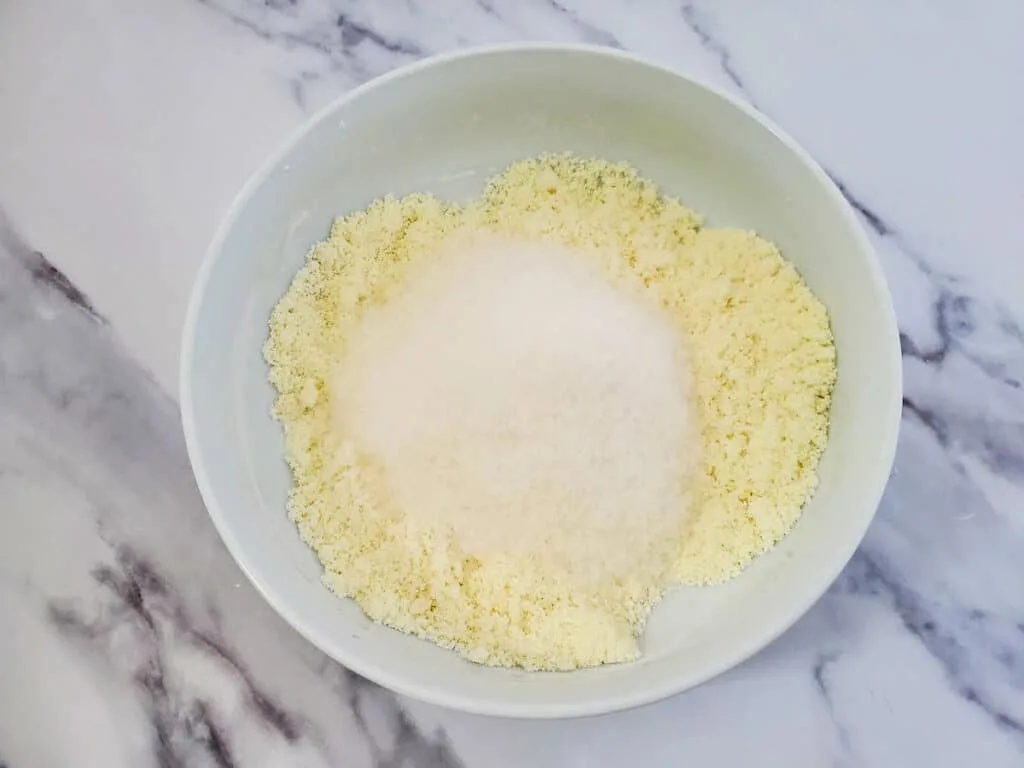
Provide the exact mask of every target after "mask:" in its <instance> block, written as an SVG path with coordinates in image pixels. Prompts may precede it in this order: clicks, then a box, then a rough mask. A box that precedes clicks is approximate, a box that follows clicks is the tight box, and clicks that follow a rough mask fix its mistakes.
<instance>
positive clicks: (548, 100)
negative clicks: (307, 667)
mask: <svg viewBox="0 0 1024 768" xmlns="http://www.w3.org/2000/svg"><path fill="white" fill-rule="evenodd" d="M557 150H572V151H574V152H577V153H581V154H584V155H598V156H601V157H604V158H607V159H610V160H625V161H628V162H630V163H632V164H633V165H635V166H636V167H637V168H638V169H639V170H640V171H641V172H642V173H643V174H644V175H646V176H648V177H650V178H652V179H654V180H655V181H656V182H658V183H659V184H660V185H661V186H662V188H663V189H664V190H665V191H666V192H668V193H670V194H673V195H678V196H679V197H680V198H682V200H683V201H684V202H685V203H686V204H687V205H689V206H691V207H692V208H695V209H696V210H698V211H701V212H702V213H704V214H706V215H707V217H708V219H709V221H710V223H712V224H715V225H733V226H740V227H746V228H751V229H754V230H757V231H758V232H759V233H760V234H762V235H763V236H765V237H767V238H768V239H770V240H773V241H774V242H775V243H777V244H778V245H779V246H780V248H781V249H782V252H783V254H784V255H785V256H786V257H787V258H788V259H790V260H791V261H792V262H793V263H795V264H796V266H797V267H798V268H799V270H800V272H801V274H802V275H803V276H804V278H805V279H806V281H807V282H808V284H809V285H810V287H811V288H812V289H813V291H814V292H815V293H816V294H817V295H818V297H820V299H821V300H822V301H823V302H824V303H825V305H826V306H827V307H828V309H829V312H830V313H831V317H832V326H833V330H834V333H835V339H836V346H837V349H838V358H839V379H838V384H837V386H836V390H835V397H834V400H833V404H832V415H831V418H832V425H831V434H830V437H829V443H828V448H827V450H826V451H825V454H824V457H823V459H822V462H821V466H820V479H821V484H820V487H819V488H818V491H817V493H816V494H815V496H814V498H813V499H812V500H811V502H810V503H809V504H808V505H807V507H806V510H805V512H804V516H803V519H802V520H801V521H800V523H799V525H798V526H797V527H796V529H795V530H794V531H793V532H792V533H791V534H790V535H789V536H788V537H786V538H785V539H784V540H783V541H782V543H781V544H779V546H778V547H776V548H775V549H774V550H773V551H772V552H770V553H769V554H767V555H765V556H764V557H761V558H760V559H759V560H757V561H756V562H755V563H754V564H753V565H752V566H751V567H750V568H749V569H748V570H747V571H746V572H745V573H744V574H743V575H741V576H740V577H739V578H737V579H735V580H734V581H732V582H729V583H728V584H726V585H724V586H721V587H717V588H684V589H679V590H677V591H675V592H674V593H672V594H671V595H670V596H669V597H668V598H667V599H666V600H665V601H664V602H663V603H662V604H660V605H659V606H658V607H657V608H656V609H655V611H654V613H653V615H652V618H651V620H650V623H649V624H648V627H647V630H646V631H645V633H644V635H643V653H644V655H643V658H642V659H640V660H638V661H636V662H632V663H629V664H621V665H614V666H606V667H601V668H596V669H587V670H581V671H575V672H568V673H527V672H523V671H518V670H509V669H492V668H488V667H481V666H477V665H474V664H471V663H469V662H467V661H464V660H462V659H461V658H459V657H458V656H456V655H455V654H453V653H451V652H448V651H445V650H442V649H440V648H438V647H436V646H434V645H432V644H431V643H428V642H425V641H422V640H417V639H415V638H413V637H409V636H407V635H403V634H401V633H399V632H396V631H394V630H391V629H387V628H385V627H383V626H380V625H378V624H374V623H372V622H370V621H369V620H367V619H366V617H365V616H363V614H362V612H361V611H360V610H359V608H358V607H357V606H356V605H355V603H353V602H351V601H349V600H343V599H339V598H338V597H336V596H335V595H333V594H332V593H330V592H329V591H328V590H327V589H326V588H324V587H323V586H322V585H321V583H320V565H319V563H318V562H317V560H316V558H315V557H314V556H313V554H312V553H311V552H310V550H309V549H307V547H306V546H305V545H304V544H303V543H302V541H301V540H300V538H299V535H298V533H297V532H296V530H295V528H294V527H293V525H292V523H291V522H290V521H289V520H288V517H287V516H286V513H285V497H286V493H287V490H288V486H289V475H288V470H287V468H286V466H285V464H284V461H283V458H282V453H283V437H282V431H281V428H280V426H279V425H278V424H277V423H275V422H274V421H272V420H271V418H270V416H269V411H270V407H271V403H272V400H273V397H274V393H273V391H272V389H271V387H270V385H269V384H268V383H267V367H266V365H265V363H264V361H263V359H262V357H261V354H260V347H261V345H262V343H263V340H264V338H265V336H266V331H267V319H268V316H269V313H270V310H271V308H272V307H273V305H274V304H275V303H276V302H277V300H278V299H279V298H280V297H281V295H282V294H283V293H284V291H285V289H286V288H287V286H288V284H289V282H290V281H291V279H292V276H293V275H294V274H295V272H296V271H297V270H298V268H299V266H300V265H301V264H302V262H303V259H304V257H305V255H306V252H307V250H308V249H309V247H310V246H311V245H313V244H314V243H315V242H317V241H318V240H321V239H323V238H324V237H325V236H326V235H327V231H328V227H329V224H330V222H331V220H332V219H333V218H334V217H336V216H338V215H339V214H344V213H346V212H349V211H353V210H356V209H359V208H362V207H365V206H366V205H367V204H368V203H369V202H370V201H371V200H373V199H374V198H377V197H380V196H382V195H385V194H387V193H392V194H396V195H402V194H406V193H409V192H414V191H430V192H433V193H435V194H437V195H438V196H440V197H444V198H454V199H464V198H468V197H472V196H475V195H477V194H478V193H479V192H480V191H481V188H482V184H483V182H484V180H485V179H486V178H487V177H489V176H491V175H492V174H494V173H495V172H497V171H499V170H501V169H502V168H503V167H504V166H505V165H506V164H508V163H509V162H511V161H513V160H516V159H520V158H526V157H530V156H533V155H537V154H539V153H541V152H545V151H557ZM181 361H182V362H181V409H182V419H183V422H184V429H185V437H186V439H187V442H188V451H189V455H190V457H191V460H192V466H193V468H194V470H195V474H196V479H197V481H198V484H199V489H200V491H201V492H202V495H203V499H204V500H205V502H206V505H207V507H208V508H209V511H210V516H211V517H212V518H213V522H214V524H215V525H216V526H217V530H218V531H219V532H220V535H221V536H222V537H223V539H224V542H225V544H226V545H227V547H228V549H229V550H230V551H231V554H232V555H233V556H234V557H235V559H236V560H237V561H238V564H239V565H240V566H241V568H242V570H243V571H245V573H246V575H247V576H248V577H249V579H251V580H252V582H253V584H254V585H255V586H256V588H257V589H258V590H259V591H260V592H261V593H262V594H263V596H264V597H265V598H266V599H267V600H268V601H269V602H270V604H271V605H272V606H274V608H275V609H277V611H278V612H279V613H280V614H281V615H282V616H283V617H284V618H285V619H286V620H287V621H288V622H290V623H291V624H292V626H294V627H295V628H296V629H297V630H298V631H299V632H301V633H302V634H303V635H304V636H305V637H306V638H307V639H309V640H310V642H312V643H314V644H315V645H317V646H319V647H320V648H321V649H322V650H323V651H325V652H326V653H327V654H329V655H330V656H332V657H334V658H335V659H337V660H338V661H340V662H341V663H342V664H344V665H345V666H347V667H349V668H350V669H352V670H354V671H355V672H358V673H359V674H361V675H364V676H366V677H368V678H370V679H371V680H374V681H376V682H378V683H380V684H381V685H384V686H387V687H388V688H391V689H393V690H395V691H398V692H400V693H403V694H407V695H409V696H413V697H415V698H418V699H422V700H425V701H429V702H434V703H437V704H441V705H444V706H448V707H453V708H456V709H463V710H469V711H474V712H480V713H487V714H496V715H509V716H520V717H561V716H574V715H584V714H596V713H600V712H607V711H611V710H617V709H623V708H627V707H632V706H635V705H639V704H643V703H646V702H650V701H654V700H656V699H659V698H662V697H665V696H668V695H670V694H673V693H677V692H679V691H682V690H684V689H686V688H689V687H691V686H694V685H697V684H698V683H701V682H702V681H704V680H707V679H708V678H710V677H712V676H714V675H717V674H718V673H720V672H722V671H724V670H726V669H728V668H729V667H731V666H733V665H735V664H737V663H739V662H740V661H742V660H743V659H745V658H747V657H748V656H750V655H751V654H753V653H754V652H756V651H757V650H759V649H760V648H762V647H764V646H765V645H766V644H767V643H769V642H770V641H771V640H772V639H774V638H775V637H777V636H778V635H779V634H780V633H782V632H783V631H784V630H785V629H786V628H787V627H789V626H790V625H791V624H792V623H793V622H795V621H796V620H797V619H798V618H799V617H800V616H801V614H803V613H804V612H805V611H806V610H807V609H808V608H809V607H810V606H811V605H812V604H813V603H814V601H815V600H817V599H818V597H819V596H820V595H821V594H822V593H823V592H824V591H825V589H826V588H827V587H828V586H829V584H830V583H831V582H832V581H833V580H834V579H835V577H836V576H837V575H838V574H839V571H840V569H842V567H843V566H844V565H845V563H846V562H847V560H848V559H849V558H850V556H851V555H852V554H853V552H854V549H855V548H856V547H857V545H858V544H859V542H860V540H861V538H862V536H863V535H864V531H865V529H866V528H867V526H868V523H869V522H870V521H871V518H872V516H873V514H874V512H875V508H876V506H877V504H878V501H879V497H880V496H881V493H882V489H883V487H884V486H885V483H886V480H887V478H888V475H889V470H890V466H891V463H892V457H893V451H894V447H895V443H896V433H897V428H898V423H899V415H900V404H901V379H900V352H899V343H898V337H897V329H896V323H895V318H894V314H893V309H892V304H891V301H890V297H889V295H888V292H887V289H886V286H885V280H884V278H883V275H882V272H881V270H880V268H879V265H878V263H877V261H876V259H875V255H874V253H873V251H872V249H871V247H870V245H869V243H868V241H867V239H866V237H865V235H864V233H863V231H862V229H861V228H860V226H859V225H858V223H857V221H856V219H855V217H854V215H853V213H852V212H851V210H850V208H849V206H848V205H847V204H846V202H845V201H844V199H843V197H842V195H841V194H840V193H839V191H838V190H837V189H836V187H835V186H834V185H833V184H832V182H831V181H830V180H829V179H828V177H827V176H826V175H825V174H824V173H823V172H822V170H821V169H820V168H819V167H818V166H817V165H816V164H815V163H814V161H813V160H811V158H810V157H809V156H808V155H807V154H806V153H805V152H804V151H803V150H801V149H800V148H799V147H798V146H797V145H796V143H795V142H794V141H793V140H792V139H790V138H788V137H787V136H785V135H784V134H783V133H782V132H781V131H780V130H779V129H778V128H776V127H775V126H774V125H772V124H771V123H770V122H769V121H768V120H766V119H765V118H764V117H763V116H761V115H759V114H758V113H757V112H755V111H754V110H752V109H751V108H750V107H747V106H745V105H743V104H740V103H737V102H736V101H734V100H733V99H731V98H730V97H728V96H726V95H724V94H722V93H719V92H717V91H715V90H714V89H712V88H709V87H708V86H706V85H701V84H699V83H695V82H693V81H692V80H690V79H688V78H686V77H683V76H681V75H679V74H676V73H673V72H671V71H668V70H666V69H663V68H661V67H658V66H655V65H652V64H650V63H646V62H644V61H641V60H639V59H637V58H635V57H633V56H630V55H627V54H624V53H619V52H615V51H611V50H604V49H596V48H589V47H574V46H556V45H513V46H497V47H491V48H485V49H477V50H471V51H464V52H460V53H455V54H452V55H447V56H442V57H438V58H434V59H429V60H426V61H422V62H419V63H417V64H413V65H412V66H408V67H405V68H403V69H400V70H397V71H395V72H392V73H390V74H388V75H386V76H384V77H381V78H378V79H377V80H374V81H373V82H371V83H369V84H367V85H364V86H363V87H361V88H358V89H356V90H355V91H352V92H351V93H349V94H347V95H346V96H344V97H343V98H341V99H339V100H338V101H336V102H335V103H334V104H332V105H331V106H329V107H328V108H327V109H325V110H324V111H322V112H321V113H320V114H319V115H317V116H316V117H315V118H314V119H313V120H311V121H310V122H309V123H308V124H307V125H305V126H304V127H303V128H302V129H301V130H300V131H299V132H298V133H297V134H296V135H295V136H293V137H292V138H291V139H290V140H289V141H288V142H287V143H286V144H285V146H284V147H283V148H282V149H281V150H279V151H278V152H277V153H275V154H274V156H273V157H271V158H270V160H269V161H268V162H267V163H266V165H265V166H264V167H263V168H262V169H261V170H260V171H259V172H258V173H257V174H256V175H255V176H254V177H253V178H252V179H251V180H250V181H249V183H248V184H246V186H245V188H244V189H243V190H242V192H241V194H239V196H238V198H237V199H236V200H235V202H234V204H233V205H232V207H231V209H230V210H229V211H228V214H227V216H226V217H225V218H224V222H223V224H222V225H221V227H220V230H219V232H218V233H217V235H216V237H215V238H214V240H213V243H212V245H211V246H210V250H209V253H208V254H207V256H206V260H205V262H204V263H203V266H202V268H201V270H200V272H199V276H198V278H197V280H196V284H195V288H194V291H193V294H192V301H191V305H190V307H189V311H188V319H187V321H186V324H185V330H184V339H183V344H182V358H181Z"/></svg>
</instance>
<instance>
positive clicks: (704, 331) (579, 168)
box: [264, 155, 836, 669]
mask: <svg viewBox="0 0 1024 768" xmlns="http://www.w3.org/2000/svg"><path fill="white" fill-rule="evenodd" d="M477 231H490V232H493V233H495V234H498V235H502V236H509V237H513V238H516V239H519V240H527V241H528V240H531V239H532V240H543V241H548V242H552V243H557V244H562V245H565V246H569V247H572V248H574V249H578V250H579V251H581V252H584V253H587V254H589V255H590V256H591V257H592V258H593V259H594V260H595V263H597V264H599V265H600V266H601V267H602V268H603V269H604V271H605V273H606V274H607V276H608V278H609V279H610V280H612V281H622V282H626V283H629V284H630V285H631V286H633V287H637V286H639V287H640V288H641V289H642V290H643V291H644V292H645V293H646V294H647V295H648V296H649V297H650V299H651V300H652V301H654V302H657V303H658V304H660V306H661V307H663V308H664V310H665V311H666V312H667V313H669V314H670V315H671V317H672V319H673V322H674V323H675V324H676V326H677V328H678V329H679V331H680V333H681V334H682V335H683V337H684V338H685V340H686V342H687V348H688V351H689V365H690V368H691V373H692V377H693V389H694V392H693V398H694V409H695V416H696V420H697V423H698V426H699V432H700V441H699V443H700V454H699V458H698V468H697V470H696V471H695V476H694V478H693V479H692V481H691V483H692V484H691V487H690V494H691V499H692V501H691V512H690V514H691V516H692V522H691V524H690V526H689V529H688V531H687V533H686V535H685V536H683V537H682V538H681V540H680V541H679V542H678V548H677V549H678V556H677V558H676V565H675V569H674V573H672V574H671V575H670V577H669V578H665V577H664V574H662V573H660V572H658V571H657V570H652V571H651V572H650V573H637V574H635V576H633V577H631V578H630V579H618V580H615V581H614V582H612V583H607V584H605V585H603V587H602V588H601V589H593V590H589V591H581V590H580V589H578V588H576V587H573V586H570V585H569V584H567V583H565V582H562V581H559V580H558V579H557V578H552V575H551V574H550V573H545V572H542V571H540V570H538V569H534V568H530V567H527V564H524V563H523V562H522V560H521V559H518V558H516V557H514V556H511V555H510V556H507V557H488V558H487V559H486V561H481V560H480V559H478V558H474V557H469V556H467V555H466V554H465V553H464V552H463V551H461V550H460V548H459V545H458V542H457V541H453V540H452V538H451V537H450V536H446V535H445V534H444V533H443V532H441V531H424V530H415V531H414V530H411V529H410V528H409V527H408V526H406V525H404V523H403V518H402V514H401V510H396V509H392V508H390V507H389V506H388V504H387V503H385V502H384V501H383V500H384V499H386V498H387V489H386V478H385V477H384V476H383V473H382V471H381V470H380V468H379V467H377V466H376V465H375V464H374V462H373V461H372V460H371V459H369V458H367V457H366V456H364V455H362V454H361V453H360V451H359V446H356V445H354V444H353V441H352V440H351V439H349V438H348V437H347V436H346V435H342V434H339V433H338V430H337V426H336V423H335V421H334V420H333V419H332V418H331V397H330V389H331V381H332V377H333V375H334V371H335V369H336V366H337V364H338V360H339V359H340V358H341V357H342V356H343V355H344V350H345V348H346V343H347V340H348V339H349V338H350V337H351V335H352V333H353V331H354V329H355V328H357V327H358V326H359V323H360V320H361V318H362V316H363V314H364V313H365V312H366V310H367V309H368V308H369V307H371V306H374V305H379V304H383V303H385V302H387V301H388V300H389V298H390V297H392V296H394V295H395V293H396V291H397V290H398V289H399V288H400V286H401V285H402V282H403V280H404V278H405V277H406V276H407V275H408V273H409V271H410V269H411V268H412V267H414V266H417V265H420V264H423V263H424V262H425V261H426V260H429V259H432V258H436V257H437V254H438V253H440V252H441V250H442V247H443V245H444V244H445V243H446V242H447V241H448V240H449V239H450V238H451V237H452V236H453V235H456V234H457V233H460V232H471V233H472V232H477ZM264 355H265V357H266V359H267V361H268V363H269V364H270V380H271V382H272V383H273V384H274V386H275V387H276V388H277V391H278V399H277V403H276V406H275V415H276V417H277V418H278V419H280V421H281V422H282V423H283V425H284V427H285V434H286V458H287V461H288V464H289V466H290V467H291V470H292V474H293V478H294V485H293V487H292V490H291V493H290V498H289V503H288V511H289V514H290V516H291V518H292V519H293V520H294V521H295V523H296V525H297V526H298V528H299V531H300V533H301V534H302V536H303V538H304V539H305V540H306V541H307V542H308V543H309V545H310V546H311V547H312V548H313V549H314V551H315V552H316V554H317V556H318V557H319V558H320V560H321V562H322V563H323V564H324V581H325V583H326V584H327V585H328V586H329V587H330V588H331V589H333V590H335V591H336V592H338V593H339V594H341V595H346V596H350V597H352V598H353V599H355V600H356V601H357V602H358V603H359V605H360V606H361V607H362V608H363V610H364V611H365V612H366V614H367V615H368V616H370V617H371V618H373V619H375V620H377V621H381V622H384V623H386V624H389V625H391V626H393V627H396V628H398V629H401V630H403V631H406V632H411V633H414V634H416V635H419V636H421V637H425V638H428V639H430V640H433V641H434V642H436V643H438V644H440V645H442V646H445V647H449V648H454V649H455V650H457V651H459V652H460V653H462V654H464V655H465V656H467V657H468V658H470V659H472V660H474V661H478V662H481V663H487V664H495V665H509V666H522V667H526V668H530V669H572V668H577V667H583V666H592V665H596V664H601V663H608V662H616V661H624V660H628V659H631V658H635V657H636V656H637V655H638V648H637V643H636V638H637V636H638V635H639V632H640V631H641V630H642V628H643V624H644V622H645V620H646V618H647V615H648V613H649V611H650V608H651V607H652V605H653V604H654V602H656V601H657V600H658V598H659V597H660V596H661V594H662V593H663V592H664V590H665V589H666V588H668V587H669V586H671V585H672V584H673V583H683V584H691V585H703V584H714V583H717V582H721V581H724V580H726V579H729V578H732V577H733V576H735V575H737V574H738V573H739V572H740V571H741V570H742V569H743V567H744V566H746V565H747V564H748V563H749V562H750V561H751V560H752V559H753V558H754V557H756V556H757V555H758V554H760V553H762V552H764V551H765V550H767V549H769V548H770V547H772V546H773V545H774V544H776V543H777V542H778V541H779V540H780V539H781V538H782V537H783V536H784V535H785V534H786V533H787V532H788V531H789V530H790V529H791V528H792V526H793V525H794V524H795V522H796V520H797V519H798V517H799V515H800V510H801V508H802V506H803V504H804V503H805V502H806V500H807V499H808V498H809V496H810V495H811V493H812V492H813V490H814V488H815V485H816V482H817V478H816V475H815V469H816V466H817V463H818V460H819V458H820V455H821V451H822V449H823V448H824V445H825V439H826V434H827V428H828V409H829V403H830V400H831V393H832V388H833V385H834V382H835V377H836V361H835V347H834V344H833V340H832V334H831V331H830V328H829V322H828V316H827V314H826V312H825V309H824V307H823V306H822V305H821V303H820V302H819V301H818V300H817V299H816V298H815V297H814V296H813V295H812V294H811V292H810V290H809V289H808V288H807V286H806V285H805V284H804V283H803V281H802V280H801V279H800V276H799V275H798V274H797V272H796V270H795V269H794V268H793V266H792V265H791V264H789V263H788V262H787V261H785V260H784V259H783V258H782V256H781V255H780V254H779V251H778V249H777V248H776V247H775V246H774V245H772V244H771V243H769V242H767V241H765V240H763V239H761V238H759V237H757V236H756V235H755V234H754V233H752V232H748V231H744V230H735V229H713V228H704V227H702V223H701V219H700V217H699V215H697V214H696V213H694V212H693V211H691V210H689V209H687V208H686V207H685V206H683V205H682V204H681V203H680V202H679V201H678V200H675V199H672V198H669V197H666V196H663V195H661V194H660V193H659V191H658V190H657V188H656V187H655V186H654V185H653V184H652V183H651V182H649V181H647V180H645V179H643V178H641V177H640V176H638V174H637V173H636V172H635V171H634V170H633V169H632V168H630V167H629V166H627V165H623V164H611V163H608V162H605V161H602V160H592V159H581V158H577V157H574V156H572V155H549V156H543V157H540V158H536V159H532V160H525V161H522V162H518V163H515V164H513V165H512V166H511V167H510V168H508V169H507V170H506V171H505V172H504V173H502V174H501V175H499V176H498V177H496V178H495V179H493V180H492V181H491V182H490V183H489V184H488V186H487V188H486V189H485V191H484V194H483V196H482V198H481V199H480V200H479V201H475V202H473V203H470V204H468V205H464V206H460V205H455V204H450V203H444V202H441V201H438V200H436V199H435V198H433V197H430V196H427V195H410V196H408V197H405V198H402V199H395V198H392V197H388V198H385V199H383V200H379V201H377V202H375V203H373V204H372V205H371V206H370V207H369V208H367V209H366V210H365V211H360V212H357V213H354V214H351V215H349V216H346V217H345V218H342V219H339V220H337V221H336V222H335V224H334V226H333V227H332V229H331V233H330V237H329V238H328V239H327V240H326V241H324V242H323V243H320V244H319V245H317V246H315V247H314V248H313V249H312V251H311V252H310V254H309V257H308V259H307V262H306V264H305V266H304V267H303V268H302V269H301V270H300V271H299V273H298V274H297V275H296V277H295V280H294V281H293V283H292V285H291V287H290V288H289V290H288V292H287V293H286V294H285V296H284V297H283V298H282V299H281V301H280V303H279V304H278V305H277V307H275V309H274V312H273V314H272V316H271V320H270V336H269V338H268V341H267V343H266V345H265V348H264Z"/></svg>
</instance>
